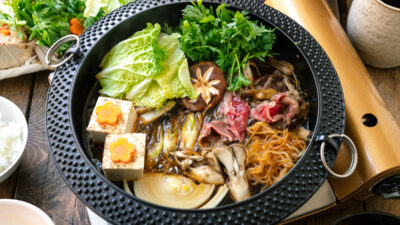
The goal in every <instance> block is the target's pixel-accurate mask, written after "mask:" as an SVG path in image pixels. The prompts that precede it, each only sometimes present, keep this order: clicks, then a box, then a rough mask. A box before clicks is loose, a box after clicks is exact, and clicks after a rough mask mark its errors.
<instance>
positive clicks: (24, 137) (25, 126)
mask: <svg viewBox="0 0 400 225" xmlns="http://www.w3.org/2000/svg"><path fill="white" fill-rule="evenodd" d="M1 101H4V102H5V103H6V104H8V105H9V106H10V107H11V108H12V110H13V111H14V112H15V113H16V114H17V116H18V117H21V118H24V120H23V121H25V123H24V124H21V126H22V151H21V152H20V153H19V155H18V157H17V159H16V160H15V161H14V162H12V163H11V165H9V166H8V167H7V169H5V170H4V171H3V172H1V173H0V177H2V176H4V175H5V174H7V173H8V171H10V170H12V169H13V168H14V166H15V164H17V163H19V161H20V160H21V157H22V155H23V154H24V152H25V148H26V143H27V142H28V123H27V121H26V118H25V115H24V114H23V113H22V111H21V109H20V108H19V107H18V106H17V105H16V104H15V103H14V102H12V101H10V100H8V99H7V98H5V97H3V96H0V102H1ZM24 134H26V135H24ZM10 175H11V174H10Z"/></svg>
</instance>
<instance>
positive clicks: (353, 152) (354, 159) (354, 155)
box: [316, 134, 358, 178]
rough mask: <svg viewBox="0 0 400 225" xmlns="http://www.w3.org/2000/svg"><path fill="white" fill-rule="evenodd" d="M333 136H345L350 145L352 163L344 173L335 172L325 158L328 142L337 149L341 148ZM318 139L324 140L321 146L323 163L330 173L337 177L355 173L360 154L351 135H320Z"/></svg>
mask: <svg viewBox="0 0 400 225" xmlns="http://www.w3.org/2000/svg"><path fill="white" fill-rule="evenodd" d="M333 138H344V140H345V142H346V143H347V144H348V146H349V150H350V154H351V163H350V167H349V169H347V171H346V172H344V173H343V174H338V173H336V172H334V171H333V170H332V169H331V168H330V167H329V166H328V164H327V163H326V159H325V148H326V144H327V143H328V144H330V145H332V146H333V147H334V148H335V149H336V150H339V148H340V145H338V144H337V143H336V141H334V140H333ZM316 141H319V142H322V144H321V148H320V155H321V160H322V165H323V166H324V167H325V169H326V170H327V171H328V173H329V174H331V175H332V176H333V177H335V178H346V177H349V176H350V175H351V174H353V173H354V171H355V170H356V167H357V164H358V154H357V148H356V146H355V144H354V142H353V141H352V140H351V138H350V137H349V136H347V135H345V134H331V135H320V136H318V137H317V139H316Z"/></svg>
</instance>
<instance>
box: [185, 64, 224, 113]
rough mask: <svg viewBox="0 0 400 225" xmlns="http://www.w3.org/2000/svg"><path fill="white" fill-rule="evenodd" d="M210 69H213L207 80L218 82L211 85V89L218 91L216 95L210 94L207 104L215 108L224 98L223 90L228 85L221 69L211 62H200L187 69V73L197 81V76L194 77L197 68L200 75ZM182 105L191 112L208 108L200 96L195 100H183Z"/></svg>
mask: <svg viewBox="0 0 400 225" xmlns="http://www.w3.org/2000/svg"><path fill="white" fill-rule="evenodd" d="M210 67H213V68H214V69H213V71H212V73H211V75H210V78H209V80H210V81H212V80H220V82H219V83H218V84H215V85H213V87H214V88H216V89H217V90H218V91H219V94H218V95H214V94H211V101H210V103H209V104H211V105H212V107H215V106H216V105H218V103H219V102H220V101H221V99H222V97H223V96H224V93H225V89H226V87H227V85H228V84H227V82H226V80H225V76H224V73H223V72H222V70H221V68H219V67H218V66H217V65H216V64H215V63H213V62H200V63H197V64H195V65H192V66H191V67H190V68H189V72H190V77H191V78H194V79H197V75H196V70H197V68H200V71H201V74H204V73H205V72H206V71H207V70H208V69H209V68H210ZM182 103H183V105H184V106H185V107H186V108H187V109H189V110H192V111H201V110H203V109H205V108H207V106H208V104H207V103H206V101H205V100H204V99H203V98H202V97H201V95H200V94H199V95H198V97H197V99H196V100H191V99H189V98H183V99H182Z"/></svg>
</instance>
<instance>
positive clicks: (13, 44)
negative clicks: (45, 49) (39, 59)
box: [0, 32, 35, 69]
mask: <svg viewBox="0 0 400 225" xmlns="http://www.w3.org/2000/svg"><path fill="white" fill-rule="evenodd" d="M34 48H35V40H33V41H31V42H23V41H21V40H20V39H19V38H18V37H17V34H16V33H15V32H11V35H8V36H5V35H3V34H1V33H0V59H1V60H0V69H9V68H13V67H18V66H22V65H24V64H25V62H26V61H28V60H29V59H30V58H32V57H33V56H34V55H35V51H34Z"/></svg>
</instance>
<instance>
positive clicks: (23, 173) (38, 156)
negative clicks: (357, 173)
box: [0, 1, 400, 225]
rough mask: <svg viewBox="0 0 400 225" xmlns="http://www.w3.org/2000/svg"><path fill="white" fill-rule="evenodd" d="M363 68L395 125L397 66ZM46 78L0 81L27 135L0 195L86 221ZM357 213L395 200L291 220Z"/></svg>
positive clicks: (59, 217)
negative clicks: (52, 116)
mask: <svg viewBox="0 0 400 225" xmlns="http://www.w3.org/2000/svg"><path fill="white" fill-rule="evenodd" d="M347 2H349V1H347ZM344 6H345V7H348V5H346V4H345V5H344ZM346 10H347V8H345V13H347V11H346ZM341 11H343V5H342V10H341ZM345 13H344V14H345ZM342 20H343V21H345V20H344V19H343V18H342ZM367 68H368V71H369V72H370V74H371V76H372V79H373V80H374V81H375V84H376V86H377V88H378V90H379V91H380V93H381V95H382V96H383V98H384V99H385V101H386V104H387V105H388V107H389V108H390V110H391V111H392V113H393V114H394V115H395V118H396V120H397V121H398V122H399V123H400V67H399V68H394V69H386V70H383V69H376V68H372V67H367ZM47 76H48V72H41V73H36V74H31V75H25V76H22V77H19V78H14V79H8V80H4V81H0V95H1V96H3V97H6V98H8V99H10V100H11V101H13V102H14V103H16V104H17V105H18V106H19V107H20V108H21V110H22V111H23V112H24V113H25V115H26V118H27V120H28V124H29V139H28V145H27V149H26V152H25V154H24V156H23V160H22V162H21V165H20V167H19V169H18V170H17V171H16V172H15V173H14V174H13V175H12V176H11V177H10V178H9V179H7V180H6V181H5V182H3V183H1V184H0V198H13V199H19V200H23V201H27V202H30V203H32V204H34V205H36V206H38V207H39V208H41V209H43V210H44V211H45V212H46V213H47V214H48V215H49V216H50V217H51V218H52V219H53V221H54V222H55V224H57V225H59V224H71V225H72V224H74V225H80V224H89V221H88V218H87V214H86V210H85V206H84V205H83V204H82V203H81V202H80V200H79V199H77V198H76V197H75V195H74V194H73V193H72V192H71V190H70V189H69V188H68V187H67V185H66V184H65V182H64V181H63V179H62V178H61V176H60V174H59V173H58V171H57V169H56V167H55V164H54V161H53V159H52V156H51V155H50V153H49V146H48V142H47V137H46V131H45V105H46V96H47V90H48V87H49V84H48V81H47ZM362 211H383V212H389V213H392V214H395V215H398V216H400V200H383V199H382V198H381V197H379V196H374V197H371V198H369V199H366V200H364V201H348V202H344V203H343V204H341V205H338V206H336V207H335V208H332V209H330V210H328V211H326V212H323V213H320V214H318V215H314V216H311V217H308V218H305V219H303V220H301V221H297V222H295V223H294V224H310V225H311V224H318V225H324V224H326V225H328V224H331V223H332V222H333V221H335V220H337V219H338V218H340V217H342V216H344V215H347V214H350V213H356V212H362Z"/></svg>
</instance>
